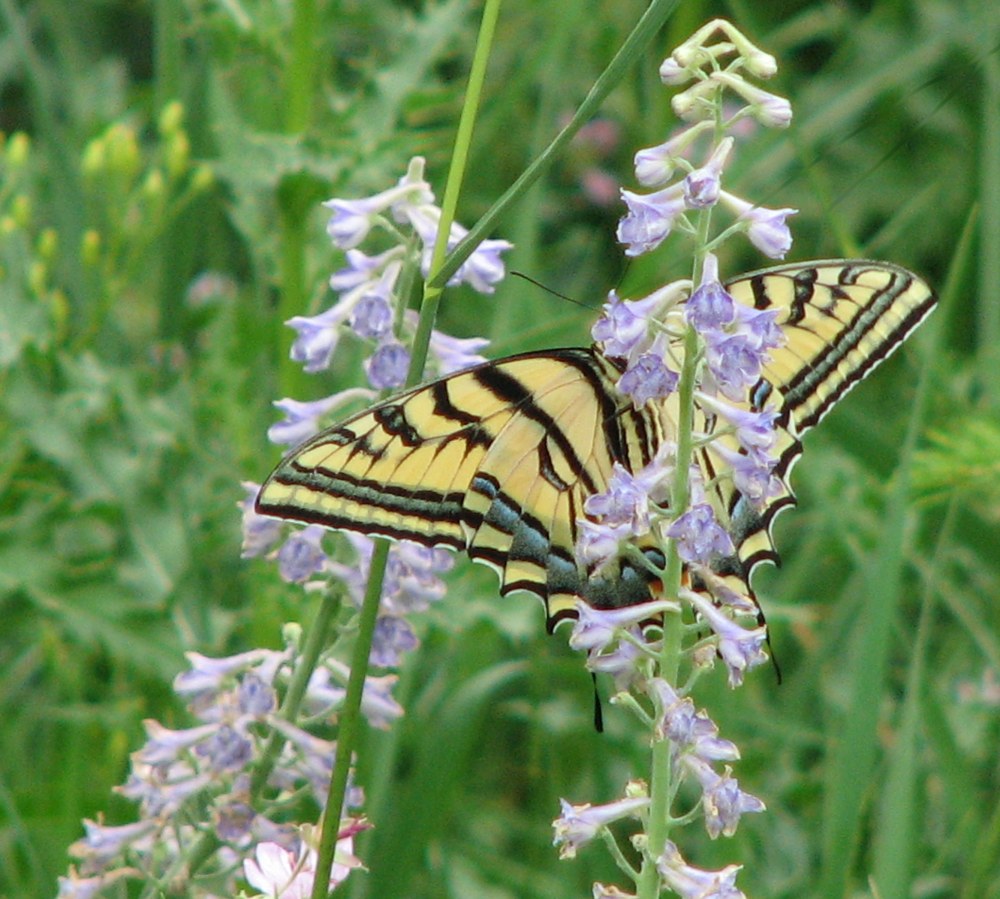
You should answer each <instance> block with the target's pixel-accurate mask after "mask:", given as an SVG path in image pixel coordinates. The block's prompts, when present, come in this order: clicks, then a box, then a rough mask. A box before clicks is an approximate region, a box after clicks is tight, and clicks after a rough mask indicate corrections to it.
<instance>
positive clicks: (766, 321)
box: [736, 304, 787, 353]
mask: <svg viewBox="0 0 1000 899" xmlns="http://www.w3.org/2000/svg"><path fill="white" fill-rule="evenodd" d="M736 320H737V323H738V324H737V326H738V328H739V330H740V331H741V332H742V333H744V334H746V335H748V336H749V337H751V338H752V339H753V340H755V341H756V342H757V346H758V348H759V349H760V350H761V351H763V352H765V353H766V352H767V351H768V350H775V349H777V348H778V347H780V346H784V344H785V341H786V340H787V338H786V337H785V332H784V331H782V330H781V326H780V325H779V324H778V310H777V309H750V308H749V307H747V306H744V305H742V304H737V306H736Z"/></svg>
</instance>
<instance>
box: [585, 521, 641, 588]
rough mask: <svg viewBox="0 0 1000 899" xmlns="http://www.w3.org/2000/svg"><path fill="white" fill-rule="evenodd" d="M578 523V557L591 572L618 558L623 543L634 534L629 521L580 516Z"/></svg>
mask: <svg viewBox="0 0 1000 899" xmlns="http://www.w3.org/2000/svg"><path fill="white" fill-rule="evenodd" d="M577 525H578V528H579V535H578V536H577V539H576V558H577V561H578V562H579V563H580V564H581V565H582V566H583V567H584V568H585V569H586V570H587V571H588V572H590V573H591V574H594V573H596V572H598V571H600V569H601V568H603V567H604V566H605V565H607V564H608V563H609V562H611V561H612V560H613V559H616V558H617V557H618V554H619V552H620V551H621V545H622V543H623V542H624V541H626V540H628V539H629V538H630V537H631V536H632V528H631V527H630V526H629V524H628V523H627V522H618V523H617V524H609V523H606V522H596V521H591V520H590V519H589V518H578V519H577Z"/></svg>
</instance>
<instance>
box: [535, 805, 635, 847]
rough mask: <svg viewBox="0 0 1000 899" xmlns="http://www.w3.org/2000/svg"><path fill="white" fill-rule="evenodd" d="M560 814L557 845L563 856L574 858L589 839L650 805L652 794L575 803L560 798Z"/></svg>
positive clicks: (556, 837) (556, 831) (556, 825)
mask: <svg viewBox="0 0 1000 899" xmlns="http://www.w3.org/2000/svg"><path fill="white" fill-rule="evenodd" d="M559 804H560V806H561V807H562V815H560V816H559V817H558V818H557V819H556V820H555V821H554V822H553V823H552V827H553V829H554V830H555V837H554V839H553V840H552V845H553V846H558V847H559V858H574V857H575V856H576V852H577V850H578V849H579V848H580V847H581V846H583V845H585V844H586V843H589V842H590V841H591V840H592V839H593V838H594V837H595V836H597V835H598V833H600V832H601V831H602V830H603V829H604V828H606V827H607V826H608V825H609V824H611V823H613V822H614V821H619V820H621V819H622V818H626V817H629V816H633V815H635V814H636V813H637V812H639V811H640V810H642V809H645V808H647V807H648V806H649V797H647V796H634V797H631V798H628V799H619V800H618V801H617V802H611V803H608V804H607V805H590V804H589V803H586V804H584V805H571V804H570V803H568V802H567V801H566V800H565V799H560V800H559Z"/></svg>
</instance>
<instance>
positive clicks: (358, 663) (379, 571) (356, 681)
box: [312, 540, 389, 899]
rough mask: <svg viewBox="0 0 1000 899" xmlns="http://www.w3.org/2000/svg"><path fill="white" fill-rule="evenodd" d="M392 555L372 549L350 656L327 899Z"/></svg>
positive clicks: (316, 890) (320, 891)
mask: <svg viewBox="0 0 1000 899" xmlns="http://www.w3.org/2000/svg"><path fill="white" fill-rule="evenodd" d="M388 558H389V542H388V541H387V540H378V541H376V543H375V549H374V551H373V552H372V561H371V569H370V573H369V575H368V585H367V587H366V589H365V599H364V602H363V603H362V606H361V614H360V615H359V617H358V635H357V639H356V640H355V643H354V655H353V657H352V659H351V675H350V677H349V678H348V681H347V695H346V696H345V697H344V707H343V709H342V710H341V713H340V721H339V727H338V730H337V755H336V758H335V759H334V766H333V776H332V777H331V778H330V791H329V793H328V794H327V799H326V811H325V812H324V814H323V830H322V834H321V836H320V841H319V849H318V853H319V859H318V860H317V862H316V879H315V880H314V881H313V889H312V899H326V895H327V894H328V893H329V892H330V868H331V867H332V866H333V858H334V853H335V852H336V850H337V835H338V834H339V833H340V815H341V812H342V810H343V808H344V797H345V796H346V795H347V778H348V774H349V773H350V770H351V757H352V756H353V755H354V747H355V746H356V745H357V742H358V734H359V733H360V732H361V698H362V696H363V694H364V687H365V677H366V676H367V674H368V656H369V654H370V653H371V648H372V635H373V634H374V633H375V621H376V619H377V618H378V608H379V600H380V599H381V598H382V580H383V578H384V576H385V563H386V560H387V559H388Z"/></svg>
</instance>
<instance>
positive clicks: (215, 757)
mask: <svg viewBox="0 0 1000 899" xmlns="http://www.w3.org/2000/svg"><path fill="white" fill-rule="evenodd" d="M195 753H196V754H197V755H200V756H201V757H202V758H204V759H206V760H207V762H208V764H209V767H210V768H212V769H214V770H215V771H216V772H217V773H220V774H221V773H224V772H233V771H239V770H241V769H243V768H244V767H245V766H246V764H247V763H248V762H249V761H250V760H251V758H252V757H253V744H252V743H251V742H250V741H249V740H248V739H247V738H246V736H244V735H243V734H241V733H240V732H239V731H238V730H236V729H235V728H234V727H230V726H229V725H228V724H223V725H222V726H221V727H219V728H218V729H217V730H216V731H215V733H213V734H212V735H211V736H210V737H209V738H208V739H207V740H205V741H204V742H202V743H199V744H198V746H196V747H195Z"/></svg>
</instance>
